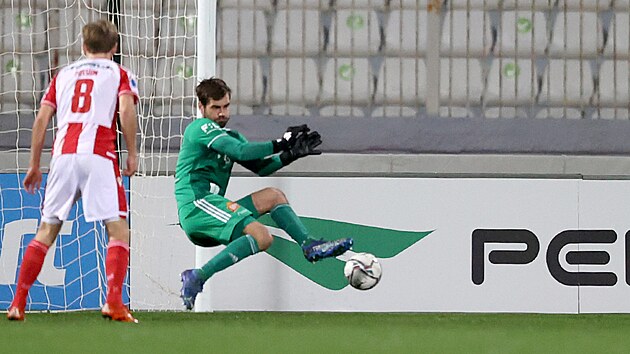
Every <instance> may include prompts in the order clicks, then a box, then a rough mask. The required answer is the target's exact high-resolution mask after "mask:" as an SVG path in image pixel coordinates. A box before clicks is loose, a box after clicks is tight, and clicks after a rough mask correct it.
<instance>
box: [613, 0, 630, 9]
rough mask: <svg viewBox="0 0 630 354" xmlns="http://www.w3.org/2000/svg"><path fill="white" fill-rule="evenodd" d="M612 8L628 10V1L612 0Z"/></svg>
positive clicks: (629, 6) (629, 4) (629, 1)
mask: <svg viewBox="0 0 630 354" xmlns="http://www.w3.org/2000/svg"><path fill="white" fill-rule="evenodd" d="M613 8H614V9H615V11H617V10H626V11H627V10H630V0H614V1H613Z"/></svg>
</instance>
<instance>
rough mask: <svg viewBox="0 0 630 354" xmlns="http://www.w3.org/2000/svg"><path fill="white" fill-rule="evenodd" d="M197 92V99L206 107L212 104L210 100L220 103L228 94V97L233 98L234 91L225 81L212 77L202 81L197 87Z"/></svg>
mask: <svg viewBox="0 0 630 354" xmlns="http://www.w3.org/2000/svg"><path fill="white" fill-rule="evenodd" d="M195 92H196V93H197V99H198V100H199V102H201V104H202V105H204V106H205V105H207V104H208V102H210V99H213V100H215V101H218V100H220V99H222V98H223V97H224V96H225V95H226V94H227V95H228V97H230V98H232V90H231V89H230V87H229V86H228V85H227V84H226V83H225V81H223V80H221V79H219V78H218V77H211V78H209V79H205V80H203V81H201V82H200V83H199V85H197V88H196V89H195Z"/></svg>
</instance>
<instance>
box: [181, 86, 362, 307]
mask: <svg viewBox="0 0 630 354" xmlns="http://www.w3.org/2000/svg"><path fill="white" fill-rule="evenodd" d="M196 93H197V99H198V101H199V102H198V105H199V110H200V111H201V113H202V115H203V117H202V118H199V119H196V120H194V121H193V122H192V123H191V124H190V125H189V126H188V127H187V128H186V130H185V132H184V137H183V139H182V146H181V149H180V152H179V157H178V160H177V169H176V172H175V199H176V200H177V210H178V214H179V221H180V224H181V227H182V229H183V230H184V232H186V235H187V236H188V238H189V239H190V241H192V243H194V244H195V245H197V246H201V247H213V246H218V245H225V246H226V247H225V249H223V250H222V251H221V252H219V253H218V254H217V255H216V256H215V257H213V258H212V259H210V260H209V261H208V262H207V263H206V264H205V265H203V266H202V267H201V268H198V269H188V270H185V271H184V272H182V274H181V280H182V283H183V284H182V290H181V298H182V300H183V302H184V306H186V308H187V309H189V310H190V309H192V308H193V306H194V305H195V299H196V297H197V294H198V293H200V292H201V291H202V290H203V285H204V283H205V282H206V281H207V280H208V279H209V278H210V277H211V276H212V275H214V274H215V273H217V272H219V271H221V270H223V269H225V268H227V267H229V266H231V265H233V264H235V263H236V262H238V261H240V260H242V259H243V258H245V257H248V256H251V255H253V254H256V253H258V252H261V251H264V250H266V249H268V248H269V247H270V246H271V243H272V241H273V236H271V234H270V233H269V230H267V227H266V226H265V225H263V224H261V223H260V222H258V221H256V219H257V218H258V217H260V216H261V215H263V214H266V213H270V216H271V218H272V219H273V220H274V221H275V222H276V224H277V225H278V226H279V227H280V228H282V229H283V230H284V231H286V232H287V234H289V235H290V236H291V237H292V238H293V239H294V240H295V241H296V242H297V243H298V244H299V245H300V246H301V247H302V251H303V252H304V257H306V259H307V260H308V261H311V262H316V261H318V260H320V259H323V258H327V257H335V256H339V255H341V254H343V253H344V252H346V251H347V250H349V249H350V248H351V247H352V239H351V238H342V239H339V240H335V241H324V240H315V239H312V238H310V237H309V232H308V230H307V229H306V227H304V225H303V224H302V222H301V221H300V219H299V218H298V216H297V215H296V214H295V212H294V211H293V209H292V208H291V206H290V205H289V202H288V200H287V198H286V196H285V195H284V193H283V192H282V191H280V190H279V189H277V188H264V189H262V190H259V191H257V192H254V193H252V194H250V195H248V196H245V197H243V198H242V199H239V200H237V201H231V200H229V199H226V198H225V197H224V195H225V191H226V189H227V186H228V182H229V180H230V174H231V171H232V166H233V164H234V162H236V163H238V164H240V165H242V166H243V167H245V168H247V169H249V170H251V171H252V172H254V173H256V174H258V175H259V176H267V175H270V174H272V173H274V172H275V171H277V170H279V169H280V168H282V167H284V166H286V165H288V164H290V163H291V162H293V161H295V160H297V159H299V158H302V157H306V156H309V155H319V154H321V151H319V150H316V148H317V147H318V146H319V145H320V144H321V142H322V141H321V137H320V135H319V133H318V132H316V131H312V132H311V131H310V129H309V128H308V127H307V126H306V125H302V126H297V127H289V128H288V129H287V131H286V132H285V133H284V135H283V136H282V138H279V139H277V140H272V141H266V142H249V141H247V139H246V138H245V137H244V136H243V135H241V134H240V133H238V132H237V131H234V130H230V129H227V128H225V126H226V124H227V123H228V121H229V120H230V99H231V90H230V88H229V87H228V86H227V84H226V83H225V82H224V81H223V80H221V79H218V78H211V79H206V80H203V81H202V82H201V83H199V85H197V88H196Z"/></svg>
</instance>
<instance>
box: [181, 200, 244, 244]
mask: <svg viewBox="0 0 630 354" xmlns="http://www.w3.org/2000/svg"><path fill="white" fill-rule="evenodd" d="M251 215H252V212H251V211H249V210H248V209H246V208H244V207H242V206H241V205H239V204H238V203H235V202H233V201H230V200H229V199H226V198H224V197H222V196H220V195H217V194H208V195H206V196H205V197H203V198H201V199H197V200H195V201H194V202H193V203H190V204H187V205H184V206H182V207H181V208H180V209H179V222H180V224H181V226H182V229H183V230H184V232H185V233H186V235H187V236H188V238H189V239H190V241H192V243H194V244H195V245H197V246H201V247H213V246H218V245H220V244H222V245H226V244H228V243H229V242H230V239H232V238H233V237H232V235H234V234H236V233H238V235H234V236H240V235H241V234H242V232H243V229H244V228H245V226H247V225H248V224H250V223H251V222H253V221H255V219H254V218H253V217H252V216H251Z"/></svg>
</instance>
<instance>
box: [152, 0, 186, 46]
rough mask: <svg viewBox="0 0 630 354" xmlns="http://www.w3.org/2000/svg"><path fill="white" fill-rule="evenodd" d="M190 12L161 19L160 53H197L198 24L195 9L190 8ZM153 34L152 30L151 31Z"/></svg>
mask: <svg viewBox="0 0 630 354" xmlns="http://www.w3.org/2000/svg"><path fill="white" fill-rule="evenodd" d="M186 11H188V12H189V13H188V14H185V13H183V11H182V13H181V14H178V15H177V16H175V17H170V16H168V17H162V18H161V19H160V38H161V39H162V40H161V41H160V46H159V53H160V55H165V56H174V55H180V56H181V55H185V56H193V55H195V54H196V53H197V50H196V49H197V45H196V39H197V26H196V21H197V17H196V13H194V11H195V9H194V8H190V9H188V10H186ZM149 33H150V35H151V36H152V35H153V34H152V32H149Z"/></svg>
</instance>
